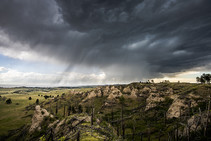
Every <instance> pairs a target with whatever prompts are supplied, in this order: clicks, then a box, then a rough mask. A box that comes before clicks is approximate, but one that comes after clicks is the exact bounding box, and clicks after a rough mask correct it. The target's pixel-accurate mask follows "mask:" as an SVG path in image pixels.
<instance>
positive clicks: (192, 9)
mask: <svg viewBox="0 0 211 141" xmlns="http://www.w3.org/2000/svg"><path fill="white" fill-rule="evenodd" d="M0 19H1V20H0V27H1V29H2V30H3V31H4V32H5V33H6V34H8V35H9V36H10V38H11V40H13V41H19V42H22V43H28V44H30V47H31V49H33V50H35V51H37V52H40V53H41V54H43V55H47V56H50V57H51V56H54V57H55V58H57V59H58V60H60V61H63V62H66V63H67V64H69V65H68V66H69V67H68V69H69V68H71V67H72V66H75V65H84V66H88V67H97V68H99V69H101V70H102V71H104V72H105V73H106V75H107V77H108V79H110V78H115V80H116V81H122V80H129V81H131V80H136V79H137V80H138V79H141V78H153V77H162V73H175V72H180V71H184V70H187V69H190V68H194V67H200V66H203V65H206V64H207V63H210V59H211V56H210V55H211V54H210V52H211V47H210V45H211V1H210V0H203V1H202V0H201V1H199V0H189V1H183V0H160V1H157V0H142V1H140V0H117V1H114V0H57V1H53V0H45V1H43V0H36V1H28V0H22V1H18V0H12V1H8V0H1V1H0Z"/></svg>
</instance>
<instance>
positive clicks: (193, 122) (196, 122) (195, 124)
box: [180, 112, 210, 136]
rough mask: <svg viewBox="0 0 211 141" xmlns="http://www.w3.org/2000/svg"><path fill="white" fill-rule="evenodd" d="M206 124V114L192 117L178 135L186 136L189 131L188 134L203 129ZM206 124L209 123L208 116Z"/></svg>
mask: <svg viewBox="0 0 211 141" xmlns="http://www.w3.org/2000/svg"><path fill="white" fill-rule="evenodd" d="M206 122H207V113H206V112H204V113H200V114H197V115H193V116H192V117H190V118H189V119H188V122H187V125H186V126H185V128H184V129H183V131H182V132H181V133H180V134H182V135H183V136H187V135H188V130H190V132H195V131H199V130H201V129H203V127H204V126H205V125H206ZM208 123H210V115H209V118H208Z"/></svg>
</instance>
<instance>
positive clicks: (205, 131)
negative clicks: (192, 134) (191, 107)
mask: <svg viewBox="0 0 211 141" xmlns="http://www.w3.org/2000/svg"><path fill="white" fill-rule="evenodd" d="M208 92H210V91H209V89H208ZM210 101H211V94H210V95H209V102H208V107H207V118H206V123H205V127H204V136H206V134H207V125H208V122H209V115H210Z"/></svg>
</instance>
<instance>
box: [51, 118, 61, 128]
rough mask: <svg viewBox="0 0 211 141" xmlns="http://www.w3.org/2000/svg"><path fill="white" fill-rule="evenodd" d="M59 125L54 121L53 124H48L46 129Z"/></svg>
mask: <svg viewBox="0 0 211 141" xmlns="http://www.w3.org/2000/svg"><path fill="white" fill-rule="evenodd" d="M58 123H59V120H56V121H54V122H53V123H50V124H49V125H48V128H52V127H53V126H54V125H56V124H58Z"/></svg>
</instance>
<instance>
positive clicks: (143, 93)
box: [140, 87, 151, 95]
mask: <svg viewBox="0 0 211 141" xmlns="http://www.w3.org/2000/svg"><path fill="white" fill-rule="evenodd" d="M140 93H141V95H146V94H149V93H151V89H150V88H149V87H144V88H143V89H142V90H140Z"/></svg>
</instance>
